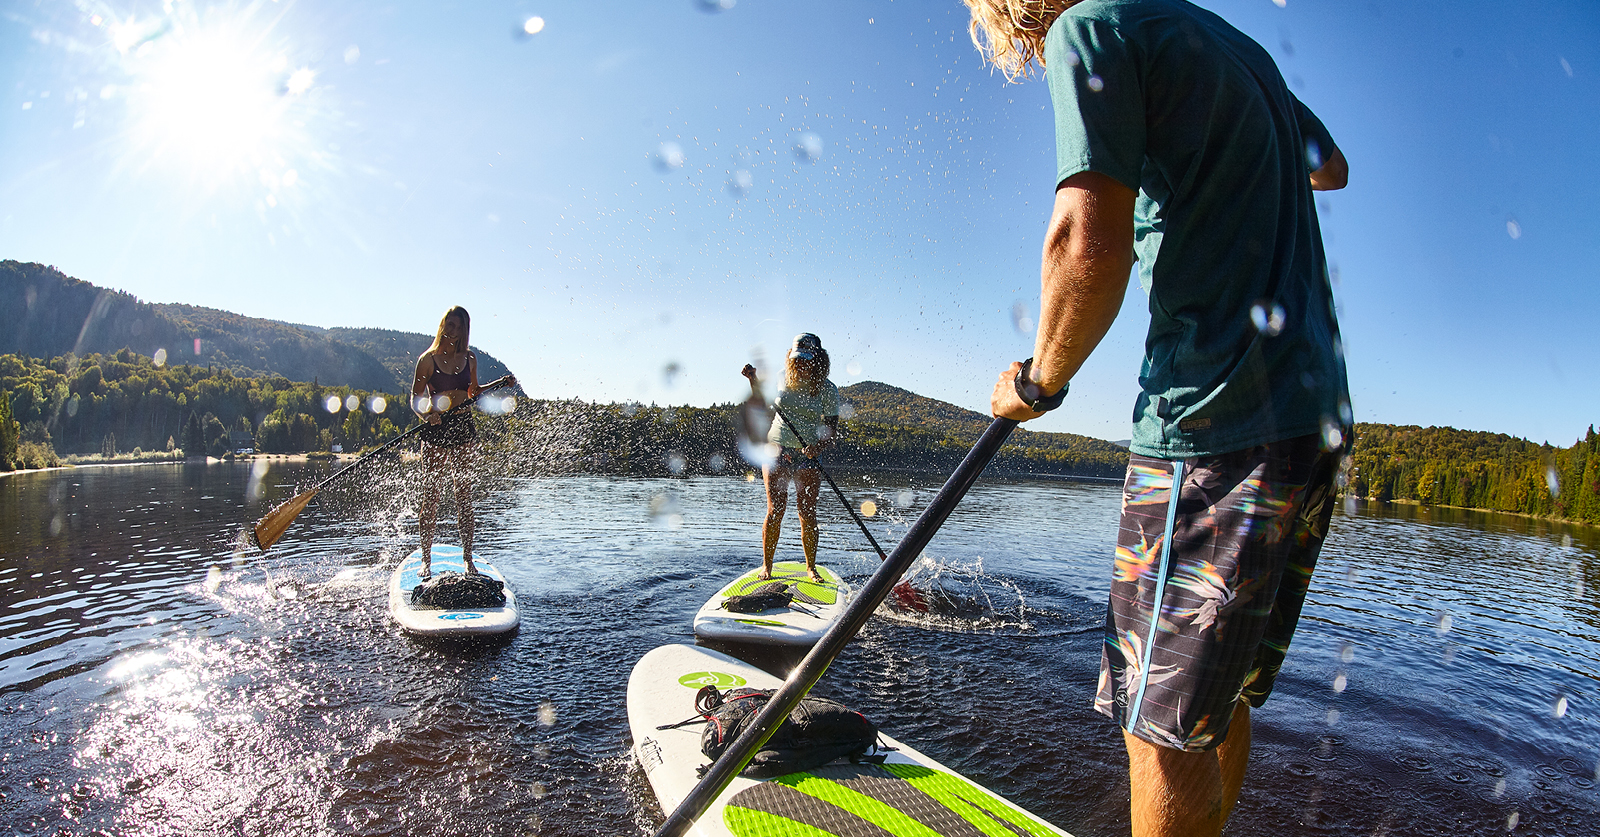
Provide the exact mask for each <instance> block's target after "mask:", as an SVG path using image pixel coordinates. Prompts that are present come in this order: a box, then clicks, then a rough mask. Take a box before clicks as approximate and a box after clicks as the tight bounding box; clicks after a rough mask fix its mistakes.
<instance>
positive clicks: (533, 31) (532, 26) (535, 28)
mask: <svg viewBox="0 0 1600 837" xmlns="http://www.w3.org/2000/svg"><path fill="white" fill-rule="evenodd" d="M522 31H523V32H525V33H527V34H529V35H537V34H539V33H540V32H543V31H544V18H542V17H539V16H538V15H534V16H533V17H530V18H528V19H527V20H525V21H523V22H522Z"/></svg>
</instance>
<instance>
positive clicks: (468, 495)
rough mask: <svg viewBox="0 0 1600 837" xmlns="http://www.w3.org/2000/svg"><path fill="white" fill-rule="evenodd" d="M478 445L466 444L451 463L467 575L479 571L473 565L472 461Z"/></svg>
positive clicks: (462, 554)
mask: <svg viewBox="0 0 1600 837" xmlns="http://www.w3.org/2000/svg"><path fill="white" fill-rule="evenodd" d="M476 449H477V445H475V444H466V445H463V446H462V447H461V448H459V449H457V451H456V458H455V460H454V461H453V462H452V463H451V464H452V466H453V470H454V471H455V483H456V525H457V526H458V527H459V528H460V529H461V561H462V563H464V564H466V570H467V574H468V575H471V574H472V573H475V572H477V571H478V568H477V567H476V566H474V565H473V563H472V535H473V530H474V529H475V528H476V527H475V523H476V520H475V518H474V517H473V515H472V461H473V455H474V454H475V453H476V452H477V450H476Z"/></svg>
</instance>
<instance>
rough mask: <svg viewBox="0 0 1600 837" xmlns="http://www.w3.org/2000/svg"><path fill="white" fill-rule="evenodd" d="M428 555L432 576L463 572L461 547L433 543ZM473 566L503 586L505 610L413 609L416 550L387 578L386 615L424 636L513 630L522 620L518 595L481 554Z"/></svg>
mask: <svg viewBox="0 0 1600 837" xmlns="http://www.w3.org/2000/svg"><path fill="white" fill-rule="evenodd" d="M431 552H432V556H433V559H432V561H431V562H430V570H431V572H432V573H433V574H434V575H438V574H439V573H441V572H444V571H446V570H450V571H453V572H458V573H465V572H466V569H467V568H466V564H465V563H463V562H462V560H461V547H459V546H448V545H444V544H434V545H433V549H432V550H431ZM472 564H473V567H474V568H476V569H477V571H478V572H480V573H483V574H484V575H486V576H489V577H490V578H493V579H495V580H496V581H499V582H500V583H501V584H505V586H506V603H505V606H504V607H495V608H485V609H482V610H425V609H421V608H415V607H412V606H411V590H412V589H413V588H415V587H416V586H417V585H418V584H420V583H422V580H421V579H420V578H419V577H418V576H417V573H418V571H420V570H421V569H422V550H420V549H418V550H417V551H415V552H413V553H411V554H410V555H408V556H406V560H404V561H401V562H400V566H399V567H397V568H395V571H394V575H392V576H390V577H389V614H390V615H391V616H393V617H394V621H395V622H397V623H399V624H400V627H401V628H403V629H405V630H406V631H408V632H410V633H413V634H420V635H424V636H475V635H481V634H499V633H505V632H506V631H509V630H512V629H514V628H516V627H517V623H518V622H520V621H521V617H520V616H519V615H518V614H517V594H516V593H515V592H513V591H512V589H511V585H510V584H507V583H506V577H505V576H504V575H501V574H500V570H499V569H498V568H497V567H495V566H494V565H493V564H491V563H489V562H488V561H485V560H483V556H482V555H477V554H475V555H473V556H472Z"/></svg>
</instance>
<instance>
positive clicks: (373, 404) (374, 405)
mask: <svg viewBox="0 0 1600 837" xmlns="http://www.w3.org/2000/svg"><path fill="white" fill-rule="evenodd" d="M367 409H369V410H371V411H372V412H374V413H381V412H383V411H384V410H387V409H389V399H387V398H384V397H383V396H381V395H374V396H372V397H371V398H369V399H367Z"/></svg>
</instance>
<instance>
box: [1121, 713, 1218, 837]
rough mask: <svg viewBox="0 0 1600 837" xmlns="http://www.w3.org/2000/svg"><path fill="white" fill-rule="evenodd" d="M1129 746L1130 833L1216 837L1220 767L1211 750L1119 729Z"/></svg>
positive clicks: (1141, 836)
mask: <svg viewBox="0 0 1600 837" xmlns="http://www.w3.org/2000/svg"><path fill="white" fill-rule="evenodd" d="M1122 737H1123V741H1124V743H1125V744H1126V745H1127V748H1128V785H1129V789H1130V790H1131V791H1132V800H1131V804H1130V806H1129V812H1130V813H1131V814H1132V820H1133V837H1217V835H1218V834H1220V833H1222V823H1223V822H1224V821H1225V817H1224V814H1223V810H1222V795H1223V789H1222V767H1221V764H1220V762H1219V760H1218V758H1217V753H1216V751H1214V750H1209V751H1206V752H1200V753H1190V752H1184V751H1183V750H1174V749H1171V748H1169V747H1162V746H1159V745H1156V744H1151V743H1150V742H1148V741H1145V740H1143V739H1140V738H1136V737H1134V736H1132V735H1129V734H1128V733H1127V732H1124V733H1123V734H1122Z"/></svg>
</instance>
